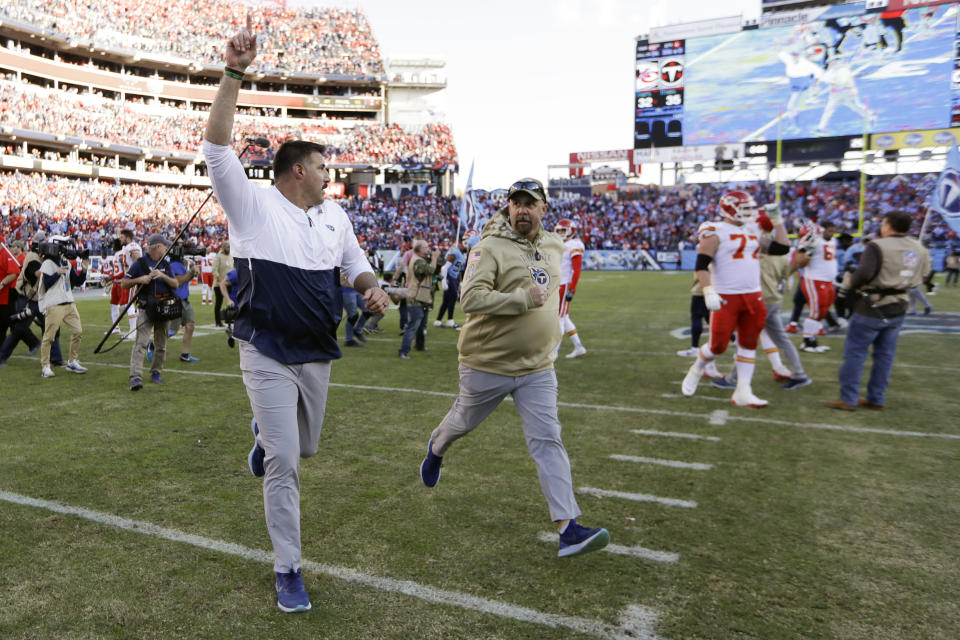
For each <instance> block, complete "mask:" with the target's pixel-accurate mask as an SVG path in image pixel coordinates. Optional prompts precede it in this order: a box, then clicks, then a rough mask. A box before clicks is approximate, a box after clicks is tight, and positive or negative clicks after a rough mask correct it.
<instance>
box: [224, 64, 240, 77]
mask: <svg viewBox="0 0 960 640" xmlns="http://www.w3.org/2000/svg"><path fill="white" fill-rule="evenodd" d="M223 74H224V75H226V76H228V77H230V78H233V79H234V80H243V71H238V70H237V69H231V68H230V67H224V68H223Z"/></svg>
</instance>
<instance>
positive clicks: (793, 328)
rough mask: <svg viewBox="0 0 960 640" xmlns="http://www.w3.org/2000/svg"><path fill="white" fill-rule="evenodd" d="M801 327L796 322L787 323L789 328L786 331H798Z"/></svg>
mask: <svg viewBox="0 0 960 640" xmlns="http://www.w3.org/2000/svg"><path fill="white" fill-rule="evenodd" d="M799 328H800V327H799V325H798V324H797V323H796V322H791V323H790V324H788V325H787V328H786V329H785V331H786V332H787V333H796V332H797V330H798V329H799Z"/></svg>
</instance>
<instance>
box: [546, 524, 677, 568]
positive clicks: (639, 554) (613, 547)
mask: <svg viewBox="0 0 960 640" xmlns="http://www.w3.org/2000/svg"><path fill="white" fill-rule="evenodd" d="M539 537H540V541H541V542H552V543H554V544H556V542H557V538H559V537H560V536H558V535H557V534H556V533H550V532H548V531H542V532H541V533H540V536H539ZM602 550H603V551H606V552H607V553H615V554H617V555H621V556H630V557H633V558H643V559H644V560H653V561H654V562H666V563H668V564H673V563H674V562H676V561H677V560H679V559H680V554H679V553H670V552H669V551H654V550H653V549H647V548H645V547H625V546H623V545H620V544H608V545H607V546H605V547H604V548H603V549H602Z"/></svg>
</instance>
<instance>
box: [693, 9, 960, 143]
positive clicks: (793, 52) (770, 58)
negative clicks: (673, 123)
mask: <svg viewBox="0 0 960 640" xmlns="http://www.w3.org/2000/svg"><path fill="white" fill-rule="evenodd" d="M829 15H830V11H829V10H828V11H827V12H826V13H825V14H824V17H826V18H827V19H820V20H817V21H813V22H809V23H805V24H800V25H796V26H787V27H770V28H764V29H754V30H748V31H740V32H737V33H727V34H722V35H716V36H709V37H703V38H692V39H688V40H687V41H686V67H685V69H684V74H685V104H684V116H683V120H684V138H683V141H684V144H685V145H688V144H689V145H698V144H721V143H728V142H749V141H753V140H773V139H776V138H777V136H778V124H779V135H780V136H781V137H782V138H784V139H793V138H813V137H818V136H840V135H860V134H863V133H864V132H881V131H885V132H890V131H907V130H914V129H938V128H942V127H948V126H950V110H951V74H952V71H953V64H954V63H953V59H954V55H953V43H954V35H955V33H956V19H957V5H956V4H949V5H939V6H935V7H920V8H916V9H908V10H904V11H893V12H883V13H870V14H863V15H854V16H840V17H832V18H831V17H827V16H829ZM778 119H779V120H780V122H779V123H778Z"/></svg>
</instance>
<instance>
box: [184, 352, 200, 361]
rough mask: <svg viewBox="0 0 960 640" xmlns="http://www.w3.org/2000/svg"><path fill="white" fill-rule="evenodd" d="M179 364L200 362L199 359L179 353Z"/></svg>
mask: <svg viewBox="0 0 960 640" xmlns="http://www.w3.org/2000/svg"><path fill="white" fill-rule="evenodd" d="M180 362H200V358H194V357H193V356H192V355H190V354H189V353H181V354H180Z"/></svg>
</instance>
